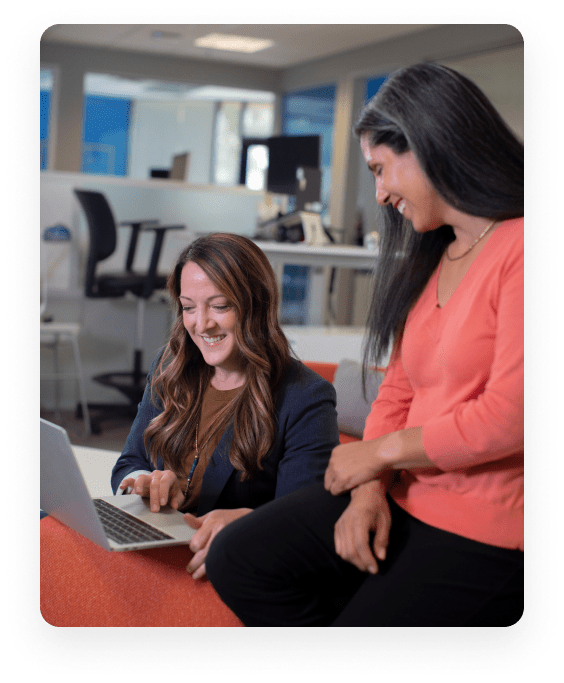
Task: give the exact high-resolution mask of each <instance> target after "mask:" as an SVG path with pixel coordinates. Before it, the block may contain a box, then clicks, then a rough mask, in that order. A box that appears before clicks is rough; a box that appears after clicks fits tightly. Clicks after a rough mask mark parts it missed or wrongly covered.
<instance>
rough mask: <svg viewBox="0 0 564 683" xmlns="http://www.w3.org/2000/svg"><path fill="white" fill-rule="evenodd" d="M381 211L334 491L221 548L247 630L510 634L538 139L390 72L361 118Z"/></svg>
mask: <svg viewBox="0 0 564 683" xmlns="http://www.w3.org/2000/svg"><path fill="white" fill-rule="evenodd" d="M355 132H356V134H357V136H358V137H359V138H360V144H361V148H362V152H363V155H364V157H365V159H366V162H367V165H368V168H369V169H370V171H371V172H372V173H373V175H374V178H375V185H376V199H377V202H378V204H379V205H380V207H381V208H382V212H383V215H384V218H383V222H384V227H383V229H382V233H381V241H380V243H381V253H380V256H379V259H378V264H377V269H376V273H375V280H374V294H373V301H372V306H371V309H370V315H369V321H368V335H367V343H366V347H365V367H368V366H370V365H372V364H373V363H377V362H378V360H380V359H381V357H382V356H383V354H384V353H385V352H387V351H388V349H389V347H390V344H391V346H392V353H391V359H390V363H389V366H388V369H387V373H386V377H385V379H384V381H383V383H382V385H381V387H380V391H379V394H378V398H377V399H376V401H375V402H374V404H373V406H372V410H371V413H370V415H369V417H368V419H367V422H366V428H365V432H364V439H363V441H361V442H358V443H353V444H345V445H341V446H337V447H336V448H335V449H334V450H333V453H332V456H331V460H330V462H329V466H328V468H327V471H326V473H325V480H324V486H321V485H320V486H313V487H311V488H307V489H303V490H301V491H299V492H296V493H294V494H291V495H289V496H286V497H284V498H282V499H279V500H277V501H274V502H272V503H269V504H268V505H265V506H263V507H262V508H261V509H260V510H258V511H257V512H256V513H255V514H253V515H252V516H249V517H248V518H246V519H242V520H238V521H236V522H234V523H233V524H232V525H230V527H229V528H228V529H226V530H224V531H223V532H221V533H220V534H219V535H218V536H217V537H216V539H215V541H214V542H213V543H212V545H211V548H210V550H209V554H208V575H209V577H210V579H211V581H212V584H213V585H214V587H215V588H216V590H217V591H218V593H219V594H220V596H221V597H222V599H223V600H224V601H225V602H226V604H227V605H228V606H229V607H230V608H231V609H232V610H233V611H234V612H235V613H236V614H237V615H238V616H239V618H240V619H241V620H242V621H243V622H244V623H245V624H247V625H277V626H281V625H286V626H292V625H296V626H297V625H335V626H394V625H395V626H433V625H436V626H456V625H460V626H463V625H466V626H472V625H474V626H495V625H499V626H507V625H511V624H513V623H515V622H516V621H517V620H518V619H519V618H520V616H521V614H522V611H523V145H522V144H521V142H520V141H519V140H517V139H516V137H515V136H514V135H513V134H512V133H511V131H510V130H509V129H508V128H507V126H506V125H505V123H504V122H503V121H502V119H501V117H500V116H499V114H498V113H497V112H496V111H495V109H494V108H493V106H492V105H491V104H490V102H489V101H488V100H487V98H486V97H485V96H484V95H483V93H482V92H481V91H480V90H479V89H478V88H477V87H476V86H475V85H474V84H473V83H471V82H470V81H469V80H468V79H466V78H465V77H463V76H461V75H460V74H458V73H457V72H456V71H453V70H451V69H448V68H446V67H443V66H439V65H435V64H419V65H416V66H412V67H408V68H405V69H402V70H400V71H399V72H397V73H395V74H393V75H392V76H391V77H390V78H389V79H388V80H387V82H386V83H385V84H384V85H383V86H382V88H381V89H380V91H379V92H378V93H377V95H376V96H375V97H374V98H373V99H372V100H371V102H369V103H368V105H367V106H366V108H365V110H364V111H363V112H362V114H361V117H360V119H359V121H358V123H357V125H356V129H355Z"/></svg>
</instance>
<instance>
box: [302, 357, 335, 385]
mask: <svg viewBox="0 0 564 683" xmlns="http://www.w3.org/2000/svg"><path fill="white" fill-rule="evenodd" d="M304 365H307V367H308V368H311V369H312V370H313V371H314V372H317V374H318V375H320V376H321V377H323V379H326V380H327V381H328V382H333V380H334V378H335V372H336V371H337V365H338V364H337V363H317V362H316V361H304Z"/></svg>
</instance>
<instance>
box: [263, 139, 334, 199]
mask: <svg viewBox="0 0 564 683" xmlns="http://www.w3.org/2000/svg"><path fill="white" fill-rule="evenodd" d="M320 139H321V138H320V136H319V135H281V136H279V137H273V138H269V140H268V154H269V157H268V171H267V180H266V189H267V191H268V192H272V193H273V194H289V195H294V194H295V193H296V183H297V178H296V172H297V170H298V168H300V167H301V168H304V167H305V168H319V149H320Z"/></svg>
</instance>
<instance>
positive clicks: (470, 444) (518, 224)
mask: <svg viewBox="0 0 564 683" xmlns="http://www.w3.org/2000/svg"><path fill="white" fill-rule="evenodd" d="M439 270H440V266H439V268H438V269H437V270H436V271H435V273H434V274H433V275H432V276H431V279H430V280H429V283H428V285H427V287H426V288H425V290H424V292H423V294H422V295H421V297H420V298H419V300H418V302H417V303H416V305H415V306H414V307H413V309H412V311H411V312H410V314H409V316H408V319H407V323H406V327H405V333H404V338H403V342H402V345H401V349H400V352H399V353H397V354H395V355H394V357H393V358H392V360H391V362H390V365H389V367H388V371H387V373H386V377H385V380H384V381H383V383H382V385H381V387H380V391H379V394H378V398H377V399H376V401H375V402H374V403H373V405H372V410H371V413H370V415H369V417H368V419H367V421H366V428H365V431H364V438H365V439H375V438H378V437H379V436H382V435H383V434H387V433H389V432H392V431H397V430H400V429H405V428H408V427H422V428H423V430H422V439H423V446H424V448H425V451H426V453H427V455H428V456H429V458H430V459H431V460H432V461H433V462H434V463H435V465H436V468H428V469H418V470H417V469H414V470H412V471H405V470H404V471H402V472H401V474H400V477H399V481H397V483H395V484H394V485H393V486H392V488H391V490H390V494H391V495H392V497H393V498H394V500H395V501H396V502H397V503H398V504H399V505H400V506H401V507H402V508H404V509H405V510H406V511H407V512H409V513H410V514H411V515H413V516H414V517H416V518H418V519H420V520H421V521H423V522H425V523H427V524H430V525H432V526H435V527H438V528H440V529H444V530H446V531H450V532H452V533H455V534H459V535H461V536H465V537H467V538H471V539H474V540H477V541H481V542H483V543H488V544H491V545H496V546H501V547H504V548H520V549H521V550H522V549H523V219H522V218H519V219H513V220H508V221H504V222H503V223H502V224H501V225H500V226H498V228H497V229H496V230H495V232H494V233H493V234H492V235H491V237H490V239H489V240H488V242H487V243H486V245H485V246H484V248H483V249H482V250H481V252H480V253H479V254H478V256H477V257H476V259H475V261H474V262H473V263H472V265H471V266H470V268H469V270H468V272H467V273H466V275H465V276H464V279H463V280H462V282H461V283H460V285H459V286H458V287H457V289H456V291H455V292H454V294H453V295H452V296H451V298H450V299H449V300H448V302H447V303H446V304H445V306H443V308H439V306H438V303H437V282H438V275H439Z"/></svg>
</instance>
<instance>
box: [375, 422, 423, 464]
mask: <svg viewBox="0 0 564 683" xmlns="http://www.w3.org/2000/svg"><path fill="white" fill-rule="evenodd" d="M421 433H422V427H409V428H408V429H402V430H400V431H398V432H392V433H391V434H387V435H386V436H385V437H383V438H382V444H381V447H380V449H379V454H378V455H379V458H380V460H381V461H382V463H383V469H384V470H403V469H410V468H416V467H435V465H434V463H433V462H432V461H431V460H429V457H428V456H427V453H426V452H425V449H424V447H423V441H422V438H421Z"/></svg>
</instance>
